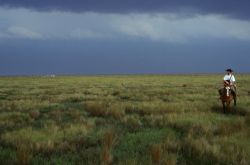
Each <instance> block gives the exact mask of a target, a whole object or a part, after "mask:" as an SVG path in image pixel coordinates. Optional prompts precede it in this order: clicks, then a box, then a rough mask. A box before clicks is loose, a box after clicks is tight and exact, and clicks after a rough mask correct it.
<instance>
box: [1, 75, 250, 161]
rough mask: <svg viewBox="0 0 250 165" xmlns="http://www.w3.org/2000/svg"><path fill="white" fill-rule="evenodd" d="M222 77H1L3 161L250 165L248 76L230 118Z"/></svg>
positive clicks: (243, 77) (239, 80) (242, 81)
mask: <svg viewBox="0 0 250 165" xmlns="http://www.w3.org/2000/svg"><path fill="white" fill-rule="evenodd" d="M222 77H223V75H131V76H83V77H80V76H78V77H77V76H76V77H73V76H72V77H60V76H59V77H55V78H51V77H2V78H0V136H1V137H0V164H41V165H43V164H58V165H62V164H65V165H66V164H67V165H68V164H89V165H92V164H103V165H107V164H115V165H125V164H126V165H127V164H129V165H130V164H131V165H137V164H142V165H147V164H166V165H175V164H180V165H185V164H197V165H200V164H203V165H204V164H211V165H212V164H213V165H214V164H223V165H228V164H235V165H236V164H237V165H240V164H245V165H247V164H250V140H249V139H250V89H249V84H250V75H246V74H245V75H243V74H242V75H236V79H237V83H238V95H239V101H238V106H237V108H234V109H232V112H229V113H228V114H223V113H222V107H221V104H220V101H219V100H218V98H219V97H218V93H217V89H218V88H219V87H221V84H222ZM233 110H236V111H235V112H234V111H233Z"/></svg>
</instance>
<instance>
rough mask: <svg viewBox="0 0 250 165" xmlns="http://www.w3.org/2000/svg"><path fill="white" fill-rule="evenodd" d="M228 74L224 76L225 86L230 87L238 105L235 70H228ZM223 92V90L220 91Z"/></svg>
mask: <svg viewBox="0 0 250 165" xmlns="http://www.w3.org/2000/svg"><path fill="white" fill-rule="evenodd" d="M225 71H226V72H227V74H226V75H225V76H224V78H223V83H224V86H229V87H230V89H231V91H232V94H233V97H234V105H236V83H235V82H236V81H235V77H234V75H233V70H232V69H227V70H225ZM220 91H221V89H220Z"/></svg>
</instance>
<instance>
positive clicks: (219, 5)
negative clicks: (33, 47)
mask: <svg viewBox="0 0 250 165" xmlns="http://www.w3.org/2000/svg"><path fill="white" fill-rule="evenodd" d="M0 5H1V6H5V7H11V8H12V7H23V8H29V9H34V10H39V11H52V10H60V11H70V12H86V11H92V12H105V13H128V12H146V13H148V12H179V13H183V14H193V13H199V14H208V13H214V14H223V15H228V16H230V17H237V18H240V19H250V10H249V6H250V1H248V0H238V1H237V0H206V1H202V0H171V1H170V0H78V1H72V0H0Z"/></svg>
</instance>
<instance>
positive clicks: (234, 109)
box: [211, 105, 250, 116]
mask: <svg viewBox="0 0 250 165" xmlns="http://www.w3.org/2000/svg"><path fill="white" fill-rule="evenodd" d="M211 110H212V112H214V113H219V114H224V111H223V107H222V105H221V106H219V105H214V106H212V108H211ZM225 114H232V115H236V116H248V115H250V112H249V111H248V110H247V109H246V108H243V107H240V106H231V109H230V111H226V113H225Z"/></svg>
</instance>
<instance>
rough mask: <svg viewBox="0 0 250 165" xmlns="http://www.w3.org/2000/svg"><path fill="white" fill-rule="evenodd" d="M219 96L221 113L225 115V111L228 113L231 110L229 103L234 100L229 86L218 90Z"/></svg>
mask: <svg viewBox="0 0 250 165" xmlns="http://www.w3.org/2000/svg"><path fill="white" fill-rule="evenodd" d="M219 94H220V100H221V102H222V105H223V111H224V113H226V109H227V111H230V109H231V107H230V103H231V102H232V100H234V95H233V92H232V90H231V89H230V87H229V86H224V88H222V89H220V90H219ZM235 104H236V102H235Z"/></svg>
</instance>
